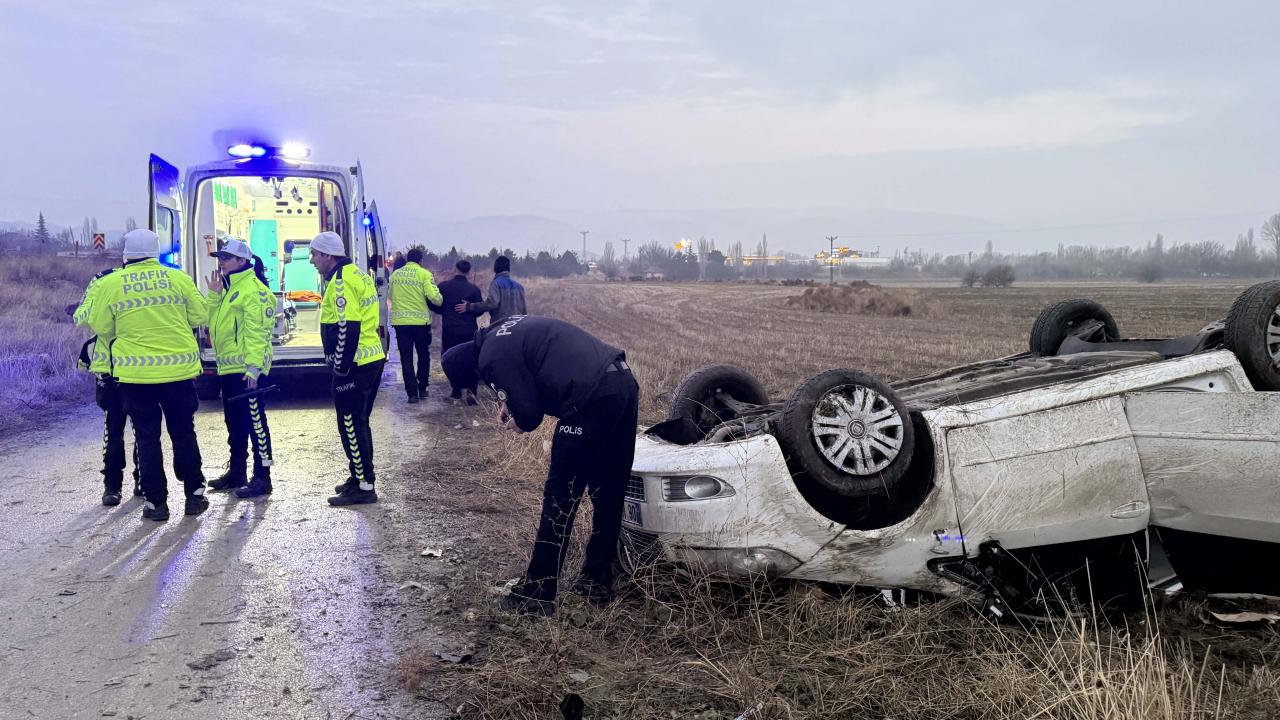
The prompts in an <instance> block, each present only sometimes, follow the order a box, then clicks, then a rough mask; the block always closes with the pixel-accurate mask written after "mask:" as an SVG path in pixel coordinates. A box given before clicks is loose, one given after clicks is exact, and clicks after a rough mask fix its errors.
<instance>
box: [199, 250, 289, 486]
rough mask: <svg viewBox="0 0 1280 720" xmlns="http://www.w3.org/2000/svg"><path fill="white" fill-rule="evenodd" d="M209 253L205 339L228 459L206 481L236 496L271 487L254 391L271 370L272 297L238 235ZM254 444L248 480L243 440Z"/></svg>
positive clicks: (262, 408) (263, 417) (265, 434)
mask: <svg viewBox="0 0 1280 720" xmlns="http://www.w3.org/2000/svg"><path fill="white" fill-rule="evenodd" d="M210 256H211V257H214V258H217V260H218V266H217V267H216V268H214V270H213V272H211V273H210V274H209V295H208V296H207V298H206V305H207V308H208V311H209V339H210V340H211V341H212V343H213V352H214V355H215V356H216V357H217V363H218V383H219V385H220V386H221V389H222V416H223V418H224V419H225V420H226V423H227V445H228V446H229V447H230V448H231V463H230V465H228V467H227V472H225V473H223V475H222V476H221V477H219V478H218V479H217V480H214V481H213V482H211V483H209V487H210V489H213V490H235V492H236V496H237V497H242V498H251V497H257V496H259V495H268V494H270V493H271V429H270V428H269V427H268V426H267V408H266V398H265V396H263V395H261V394H253V393H254V391H256V390H258V385H259V382H261V381H264V380H265V376H266V374H267V373H268V372H270V371H271V334H272V332H273V330H274V329H275V314H276V312H275V311H276V297H275V295H272V294H271V290H270V289H269V288H268V287H267V285H266V283H264V282H263V278H262V277H260V276H259V275H258V274H257V273H259V272H260V271H261V268H262V261H261V260H258V259H257V258H255V257H254V256H253V252H252V251H250V250H249V246H248V245H246V244H245V243H244V241H243V240H229V241H228V242H227V244H226V245H224V246H223V247H222V249H221V250H218V251H217V252H215V253H210ZM250 444H252V445H253V480H252V481H248V480H247V478H246V477H245V464H246V463H247V462H248V455H249V453H248V446H249V445H250Z"/></svg>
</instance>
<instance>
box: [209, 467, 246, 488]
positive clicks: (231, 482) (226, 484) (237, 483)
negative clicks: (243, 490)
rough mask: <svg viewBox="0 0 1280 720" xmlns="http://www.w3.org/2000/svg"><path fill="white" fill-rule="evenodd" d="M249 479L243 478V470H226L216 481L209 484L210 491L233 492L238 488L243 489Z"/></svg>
mask: <svg viewBox="0 0 1280 720" xmlns="http://www.w3.org/2000/svg"><path fill="white" fill-rule="evenodd" d="M247 482H249V479H248V478H247V477H245V473H244V469H243V468H241V469H239V470H228V471H226V472H224V473H222V474H221V475H219V476H218V479H217V480H214V481H213V482H211V483H209V489H210V490H235V489H236V488H238V487H244V485H245V483H247Z"/></svg>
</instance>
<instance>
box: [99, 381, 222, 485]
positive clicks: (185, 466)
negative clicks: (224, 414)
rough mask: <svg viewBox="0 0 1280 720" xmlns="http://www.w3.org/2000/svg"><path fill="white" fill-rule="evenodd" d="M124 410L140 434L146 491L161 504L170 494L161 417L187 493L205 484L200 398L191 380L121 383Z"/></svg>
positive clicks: (143, 480) (174, 469)
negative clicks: (198, 435) (198, 438)
mask: <svg viewBox="0 0 1280 720" xmlns="http://www.w3.org/2000/svg"><path fill="white" fill-rule="evenodd" d="M120 396H121V399H122V400H123V405H124V411H125V413H126V414H128V416H129V417H130V418H131V419H132V420H133V430H134V433H135V435H136V437H137V445H138V466H139V468H140V470H141V471H142V494H143V495H145V496H146V498H147V501H148V502H152V503H155V504H157V505H159V504H160V503H163V502H166V501H167V500H168V498H169V488H168V487H166V482H165V477H164V455H163V454H162V453H161V450H160V421H161V420H162V419H163V420H164V424H165V426H166V427H168V429H169V441H170V442H172V443H173V472H174V474H175V475H177V476H178V479H179V480H181V481H182V486H183V489H184V490H185V493H186V496H187V497H191V496H192V495H195V494H196V491H197V490H200V489H202V488H203V487H204V471H203V470H201V469H200V446H199V444H198V443H197V442H196V426H195V415H196V408H198V407H199V406H200V400H199V399H198V398H197V397H196V385H195V383H194V382H193V381H191V380H180V381H178V382H170V383H158V384H155V385H142V384H138V383H126V382H122V383H120Z"/></svg>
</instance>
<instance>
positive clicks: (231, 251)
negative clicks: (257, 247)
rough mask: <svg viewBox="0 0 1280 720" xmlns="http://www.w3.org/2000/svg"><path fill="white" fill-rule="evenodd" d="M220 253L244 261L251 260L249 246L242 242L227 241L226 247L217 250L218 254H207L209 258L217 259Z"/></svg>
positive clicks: (251, 255) (251, 252)
mask: <svg viewBox="0 0 1280 720" xmlns="http://www.w3.org/2000/svg"><path fill="white" fill-rule="evenodd" d="M222 253H226V254H228V255H235V256H236V257H238V258H243V259H245V260H252V259H253V251H252V250H250V249H249V246H248V245H246V244H245V242H244V241H243V240H228V241H227V244H226V245H223V246H222V247H220V248H218V252H211V253H209V257H218V255H220V254H222Z"/></svg>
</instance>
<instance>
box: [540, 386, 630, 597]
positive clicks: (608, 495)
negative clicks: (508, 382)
mask: <svg viewBox="0 0 1280 720" xmlns="http://www.w3.org/2000/svg"><path fill="white" fill-rule="evenodd" d="M639 397H640V390H639V386H638V385H637V384H636V381H635V378H633V377H632V376H631V373H630V372H627V371H625V370H624V371H621V372H608V373H605V376H604V379H603V380H602V381H601V383H600V387H599V389H598V390H597V391H596V394H595V397H594V398H592V400H591V401H590V402H589V403H587V405H586V407H584V408H583V409H582V410H580V411H579V412H577V413H575V414H573V415H571V416H568V417H564V418H561V419H560V420H559V421H558V422H557V424H556V433H555V439H554V440H552V441H551V468H550V469H549V471H548V472H547V483H546V485H545V486H544V488H543V491H542V517H541V519H540V520H539V522H538V537H537V539H536V540H535V542H534V546H533V557H532V558H531V559H530V560H529V569H528V571H527V572H525V578H524V582H523V583H522V584H521V586H520V587H518V588H516V592H517V593H519V594H521V595H525V596H527V597H533V598H538V599H540V600H554V599H555V597H556V589H557V587H556V586H557V578H558V577H559V575H560V571H561V569H562V567H563V565H564V557H565V552H566V550H567V548H568V539H569V534H570V532H572V530H573V519H574V516H575V515H576V514H577V512H578V505H579V504H580V503H581V502H582V497H583V494H584V493H586V494H587V495H588V496H589V497H590V498H591V539H590V540H588V541H587V552H586V557H585V558H583V561H582V575H583V576H584V577H585V578H587V579H589V580H592V581H594V582H597V583H600V584H602V585H606V586H608V585H612V583H613V559H614V557H616V556H617V552H618V533H619V532H620V531H621V528H622V505H623V500H624V497H625V495H626V491H627V478H628V476H629V475H630V474H631V461H632V459H633V458H634V456H635V448H636V420H637V410H638V404H639Z"/></svg>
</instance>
